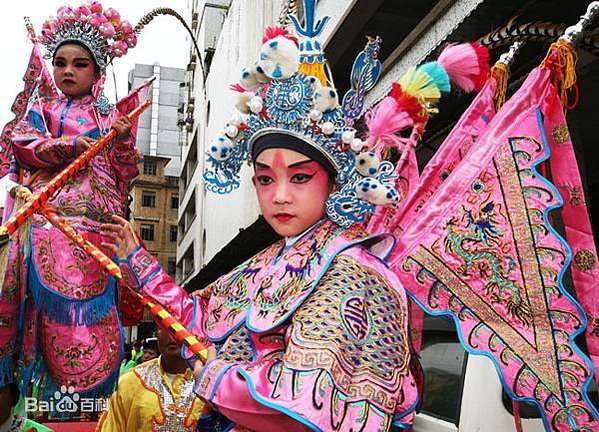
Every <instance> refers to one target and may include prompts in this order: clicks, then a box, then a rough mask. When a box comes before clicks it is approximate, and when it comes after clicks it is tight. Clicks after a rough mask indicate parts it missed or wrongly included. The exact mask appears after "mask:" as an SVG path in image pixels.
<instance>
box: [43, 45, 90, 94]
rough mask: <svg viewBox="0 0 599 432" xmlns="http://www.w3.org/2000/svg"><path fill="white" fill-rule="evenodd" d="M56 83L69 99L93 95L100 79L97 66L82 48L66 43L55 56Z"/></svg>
mask: <svg viewBox="0 0 599 432" xmlns="http://www.w3.org/2000/svg"><path fill="white" fill-rule="evenodd" d="M53 64H54V82H56V85H57V86H58V88H59V89H60V90H61V91H62V92H63V93H64V94H65V95H66V96H68V97H72V98H74V97H81V96H85V95H88V94H90V93H91V89H92V86H93V85H94V83H95V82H96V80H97V78H98V76H97V75H98V74H97V73H96V65H95V63H94V60H93V59H92V58H91V57H90V55H89V53H88V52H87V51H85V49H83V48H82V47H80V46H78V45H75V44H69V43H66V44H64V45H62V46H61V47H60V48H58V51H56V55H55V56H54V62H53Z"/></svg>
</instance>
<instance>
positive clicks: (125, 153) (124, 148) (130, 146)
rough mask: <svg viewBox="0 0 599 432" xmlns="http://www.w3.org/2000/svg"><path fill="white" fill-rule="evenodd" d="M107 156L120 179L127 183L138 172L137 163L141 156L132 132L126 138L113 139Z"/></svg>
mask: <svg viewBox="0 0 599 432" xmlns="http://www.w3.org/2000/svg"><path fill="white" fill-rule="evenodd" d="M108 158H109V160H110V163H111V164H112V167H113V168H114V170H115V172H116V173H117V175H118V176H119V178H120V179H121V180H123V181H125V182H127V183H128V182H130V181H131V180H133V179H134V178H135V177H137V175H138V174H139V168H138V167H137V164H138V163H139V162H141V160H142V156H141V152H140V151H139V149H138V148H136V147H135V136H134V135H133V134H130V135H129V136H127V137H126V138H122V139H121V138H117V139H115V141H114V143H113V145H112V149H111V150H110V153H109V156H108Z"/></svg>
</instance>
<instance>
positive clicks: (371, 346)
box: [196, 252, 418, 431]
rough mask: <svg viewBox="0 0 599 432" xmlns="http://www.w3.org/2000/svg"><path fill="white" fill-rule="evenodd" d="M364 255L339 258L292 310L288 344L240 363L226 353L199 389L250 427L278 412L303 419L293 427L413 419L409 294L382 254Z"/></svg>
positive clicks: (373, 425)
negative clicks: (368, 262)
mask: <svg viewBox="0 0 599 432" xmlns="http://www.w3.org/2000/svg"><path fill="white" fill-rule="evenodd" d="M362 254H363V256H360V253H354V254H353V255H354V256H350V255H349V254H348V255H345V254H344V255H342V256H340V257H337V258H336V259H335V260H334V261H333V263H332V264H331V267H329V269H328V270H327V272H326V274H325V275H324V277H323V278H322V279H321V281H320V282H319V284H318V286H317V287H316V289H315V291H314V292H313V293H312V294H311V295H310V297H308V299H307V300H306V301H305V302H304V303H303V304H302V305H301V306H300V307H299V308H298V309H297V310H296V311H295V313H294V314H293V315H292V318H291V322H290V323H289V326H288V328H287V330H286V334H285V342H286V343H285V349H284V351H279V352H273V353H271V354H270V355H267V356H261V357H260V358H259V359H258V360H257V361H252V362H247V363H241V364H240V363H238V362H235V361H231V360H228V361H227V360H225V359H224V358H223V356H221V354H220V353H219V356H218V357H217V359H216V360H213V361H212V362H210V363H208V364H207V365H206V367H205V368H204V370H203V371H202V374H201V375H200V377H199V379H198V383H197V389H196V391H197V393H198V394H199V395H200V396H201V397H203V398H204V399H206V400H208V401H210V402H211V403H212V404H213V405H214V406H216V407H217V408H218V409H219V410H220V411H221V413H223V414H224V415H228V416H230V418H231V420H234V421H236V422H237V423H238V424H240V425H242V426H246V427H249V428H250V429H252V428H254V427H255V426H256V425H259V424H260V422H262V421H266V420H267V418H266V416H267V413H269V412H270V415H273V414H272V412H273V411H277V412H279V413H282V414H285V415H286V416H287V417H289V418H290V419H292V420H294V421H295V423H296V424H299V425H298V426H297V428H298V429H289V430H302V429H301V427H302V426H303V427H304V428H308V429H309V430H317V431H320V430H329V431H333V430H336V431H346V430H383V431H385V430H388V429H389V428H390V427H391V424H392V423H395V424H397V425H399V426H405V427H409V425H410V424H411V421H412V417H413V410H414V408H415V405H416V402H417V399H418V397H417V391H416V388H415V385H414V380H413V378H412V376H411V374H410V369H409V361H410V350H409V341H408V332H407V307H406V298H405V293H404V292H403V290H401V286H400V285H397V286H398V287H399V288H398V290H397V291H396V290H395V289H393V288H392V286H395V285H394V284H395V283H398V281H397V280H394V281H393V284H390V283H389V281H388V280H387V277H389V278H391V277H393V275H392V274H391V273H389V272H385V271H384V265H383V264H382V263H379V264H380V265H379V264H376V265H372V266H365V265H363V264H361V263H362V262H364V260H369V259H370V260H374V258H372V257H370V258H368V256H367V253H366V252H363V253H362ZM356 255H358V256H359V258H360V259H359V260H356V259H355V256H356ZM379 270H380V271H379ZM270 337H271V336H270V335H265V336H264V337H261V338H254V339H252V341H253V342H254V343H255V344H256V351H258V352H261V351H262V352H263V351H264V350H265V349H267V345H265V347H262V348H261V347H260V344H261V343H264V344H269V343H271V342H269V339H270ZM243 384H245V391H242V389H243V388H244V386H243ZM248 393H249V395H250V396H251V399H253V401H252V402H248V401H247V400H246V399H249V398H248V397H247V394H248ZM233 395H234V396H233ZM239 395H243V396H241V397H240V396H239ZM251 399H250V400H251ZM260 405H261V407H260ZM273 418H275V417H273ZM258 430H271V429H268V428H267V429H260V428H258ZM273 430H275V429H273ZM276 430H279V429H276ZM280 430H285V428H284V427H282V428H281V429H280Z"/></svg>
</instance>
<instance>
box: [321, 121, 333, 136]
mask: <svg viewBox="0 0 599 432" xmlns="http://www.w3.org/2000/svg"><path fill="white" fill-rule="evenodd" d="M321 129H322V133H323V134H325V135H332V134H333V133H334V132H335V125H334V124H333V123H332V122H325V123H324V124H323V125H322V127H321Z"/></svg>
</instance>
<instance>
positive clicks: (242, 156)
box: [204, 0, 488, 227]
mask: <svg viewBox="0 0 599 432" xmlns="http://www.w3.org/2000/svg"><path fill="white" fill-rule="evenodd" d="M314 7H315V1H314V0H305V1H304V10H305V25H304V26H303V27H302V26H301V24H300V22H299V20H298V19H297V18H296V17H294V16H291V19H292V21H293V24H294V27H295V31H296V32H297V34H298V35H299V38H298V37H296V36H294V35H292V34H290V33H289V32H288V31H287V30H286V29H283V28H280V27H269V28H267V29H266V32H265V36H264V39H263V45H262V48H261V49H260V54H259V59H258V61H257V62H256V63H255V64H254V65H252V66H251V67H249V68H246V69H244V70H243V72H242V75H241V79H240V82H239V83H238V84H235V85H233V86H232V87H231V88H232V89H233V90H235V91H236V92H238V100H237V103H236V108H237V110H238V111H239V113H238V114H237V115H235V117H234V118H233V119H231V120H230V121H229V123H228V124H227V125H226V126H225V128H224V129H223V131H222V133H221V134H220V135H219V136H217V137H216V138H215V139H214V140H213V141H212V142H211V143H210V144H209V148H208V152H207V153H208V154H207V157H208V168H207V169H206V171H205V173H204V179H205V181H206V187H207V189H208V190H210V191H212V192H216V193H220V194H225V193H229V192H230V191H232V190H233V189H235V188H236V187H238V186H239V180H240V179H239V172H240V170H241V167H242V165H243V163H244V162H246V161H247V160H248V159H249V158H251V156H252V148H253V146H254V145H256V143H257V142H259V141H260V140H261V139H263V138H264V137H265V136H268V135H272V134H276V135H282V136H288V137H291V138H290V140H292V141H293V140H295V141H296V142H298V141H297V140H298V139H299V140H300V141H301V142H303V143H305V144H307V145H308V146H309V147H310V148H311V150H316V151H317V152H319V153H320V154H321V155H322V156H323V157H324V160H325V161H326V162H327V164H328V165H329V166H330V167H332V168H333V170H334V172H335V174H336V181H337V189H336V191H335V192H333V193H332V194H331V196H330V197H329V198H328V200H327V204H326V212H327V215H328V217H329V218H330V219H331V220H333V221H334V222H336V223H337V224H339V225H341V226H344V227H348V226H350V225H352V224H353V223H359V222H362V221H364V220H365V219H366V217H367V216H368V215H369V214H371V213H372V212H373V211H374V209H375V206H376V205H387V204H394V203H396V202H397V201H398V199H399V194H398V191H397V189H396V186H395V178H396V175H395V174H394V169H395V168H394V165H393V164H392V163H391V162H389V161H386V160H382V159H384V158H383V157H382V156H383V155H382V153H381V150H382V149H383V148H385V147H386V146H389V145H391V146H393V145H395V144H399V142H400V141H401V137H399V135H398V133H399V132H402V131H404V130H405V129H406V128H412V127H414V126H415V125H416V124H417V123H418V122H420V121H422V119H423V118H424V117H426V116H427V109H428V110H429V111H430V108H431V104H433V103H435V102H436V101H438V100H439V97H440V93H441V92H446V91H449V89H450V84H449V81H450V70H451V69H452V67H453V69H458V70H459V73H458V75H460V76H461V77H462V78H463V80H464V81H468V83H469V84H470V85H472V87H475V86H476V83H474V81H473V80H477V79H478V78H474V75H472V74H470V75H469V74H468V73H465V72H464V71H463V70H462V68H460V67H456V65H455V63H452V62H451V61H448V62H447V63H448V64H450V65H451V66H450V67H449V68H448V69H447V71H446V70H445V69H444V68H443V67H442V66H441V65H439V64H438V63H437V62H432V63H427V64H426V65H423V66H421V67H419V68H415V69H414V70H413V71H411V72H410V75H409V76H408V77H407V79H406V80H405V82H401V83H400V84H398V85H396V86H395V89H394V93H393V94H391V95H390V96H388V97H387V98H385V99H383V101H381V104H380V105H379V106H377V107H375V108H374V109H373V110H372V111H371V112H370V113H369V114H367V119H366V122H367V125H368V127H369V134H368V136H367V137H364V138H365V140H362V139H360V138H358V137H357V132H356V130H355V129H354V128H353V127H352V125H353V123H354V121H355V120H356V119H357V118H358V117H360V116H361V115H362V113H363V107H364V97H365V94H366V92H367V91H368V90H370V89H371V88H372V87H373V86H374V85H375V84H376V82H377V80H378V77H379V75H380V71H381V65H380V62H379V61H378V59H377V57H378V47H379V43H380V38H378V37H377V38H369V40H368V43H367V45H366V48H365V49H364V51H363V52H361V53H360V55H359V56H358V57H357V58H356V61H355V63H354V67H353V70H352V74H351V85H352V88H351V90H350V91H349V92H348V93H347V94H346V95H345V97H344V98H343V102H342V105H339V97H338V94H337V91H336V90H335V88H334V87H333V86H332V79H331V77H330V76H329V75H328V74H327V73H326V67H325V61H326V60H325V57H324V52H323V51H322V48H321V45H320V44H319V42H318V40H317V39H316V38H317V37H318V36H319V34H320V33H321V32H322V29H323V27H324V25H325V23H326V21H327V19H328V17H325V18H324V19H322V20H319V21H317V22H315V20H314ZM298 39H300V40H298ZM453 49H454V51H455V49H456V48H453ZM471 51H472V53H471V54H472V55H474V56H475V60H474V63H476V65H475V66H476V67H474V65H473V68H474V69H475V71H470V72H476V76H479V75H484V76H486V73H487V72H486V71H481V70H480V68H479V67H478V66H479V63H478V61H477V60H476V54H477V53H476V49H474V47H473V46H471ZM463 52H464V51H463V50H462V51H460V53H463ZM451 57H455V55H452V56H451ZM462 60H463V59H462ZM487 62H488V55H487ZM433 63H434V64H433ZM481 63H484V62H481ZM487 71H488V67H487ZM479 81H481V82H483V81H484V79H482V80H479ZM477 82H478V81H477ZM435 98H436V99H435Z"/></svg>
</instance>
